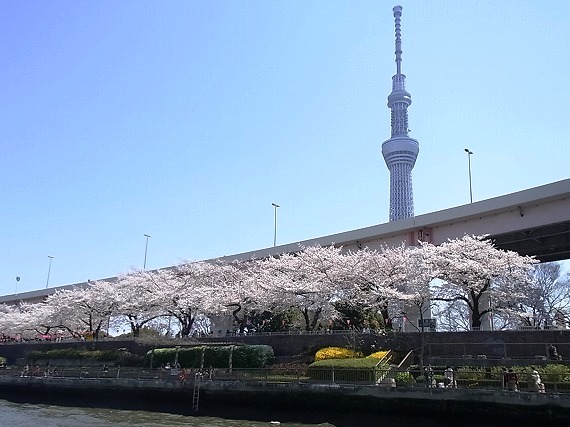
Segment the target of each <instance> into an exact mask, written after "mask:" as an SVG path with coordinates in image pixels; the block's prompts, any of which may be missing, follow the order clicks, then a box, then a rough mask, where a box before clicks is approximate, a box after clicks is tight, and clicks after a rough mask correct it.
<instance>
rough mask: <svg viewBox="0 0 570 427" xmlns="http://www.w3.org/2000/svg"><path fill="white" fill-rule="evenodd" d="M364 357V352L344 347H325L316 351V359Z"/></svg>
mask: <svg viewBox="0 0 570 427" xmlns="http://www.w3.org/2000/svg"><path fill="white" fill-rule="evenodd" d="M358 357H362V353H360V352H357V351H354V350H351V349H349V348H343V347H325V348H321V349H320V350H319V351H317V352H316V353H315V361H319V360H328V359H350V358H358Z"/></svg>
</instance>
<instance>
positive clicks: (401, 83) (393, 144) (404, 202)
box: [382, 6, 420, 221]
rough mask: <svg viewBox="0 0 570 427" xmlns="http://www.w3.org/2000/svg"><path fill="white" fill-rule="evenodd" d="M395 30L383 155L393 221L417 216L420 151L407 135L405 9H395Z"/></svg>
mask: <svg viewBox="0 0 570 427" xmlns="http://www.w3.org/2000/svg"><path fill="white" fill-rule="evenodd" d="M393 12H394V20H395V27H396V52H395V53H396V74H395V75H394V76H392V93H390V95H389V96H388V108H390V110H391V127H392V131H391V137H390V139H388V140H386V141H384V142H383V143H382V156H383V157H384V161H385V162H386V166H387V167H388V170H389V171H390V221H396V220H399V219H403V218H409V217H412V216H414V192H413V188H412V169H413V168H414V165H415V164H416V158H417V157H418V153H419V151H420V146H419V144H418V141H416V140H415V139H413V138H410V137H409V136H408V132H409V128H408V107H409V106H410V105H411V104H412V96H411V95H410V94H409V93H408V92H407V91H406V76H405V75H404V74H402V40H401V24H400V21H401V17H402V7H401V6H396V7H394V9H393Z"/></svg>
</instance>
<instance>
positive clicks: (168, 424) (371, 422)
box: [0, 399, 556, 427]
mask: <svg viewBox="0 0 570 427" xmlns="http://www.w3.org/2000/svg"><path fill="white" fill-rule="evenodd" d="M258 411H259V414H260V415H262V412H263V408H259V409H258ZM282 416H285V414H282ZM315 416H317V418H320V419H322V418H323V417H325V418H326V414H312V415H311V414H307V417H306V418H307V420H309V419H310V418H311V417H315ZM252 418H255V419H254V420H251V419H247V418H244V419H229V418H217V417H211V416H190V415H178V414H172V413H163V412H153V411H140V410H126V409H110V408H89V407H73V406H57V405H48V404H40V403H15V402H11V401H7V400H1V399H0V425H1V426H2V427H34V426H39V427H133V426H137V427H155V426H156V427H161V426H162V427H176V426H185V427H275V426H279V427H309V426H313V427H316V426H318V427H345V426H355V427H363V426H371V427H372V426H378V427H412V426H413V427H417V426H419V425H421V426H422V427H435V426H438V427H442V426H444V427H451V426H454V427H455V426H457V425H458V422H457V421H458V420H453V419H450V418H449V417H448V416H446V415H445V414H441V417H435V419H434V418H431V419H426V417H421V416H415V415H413V414H407V416H402V417H393V416H390V417H385V416H381V415H378V416H375V417H369V416H368V417H363V416H362V415H360V414H358V413H353V414H346V417H344V419H342V420H341V421H333V420H331V422H330V423H329V422H321V423H319V422H311V421H307V422H305V421H304V422H303V423H299V422H284V421H279V419H272V418H271V414H264V416H259V417H258V416H255V417H252ZM301 418H303V417H301ZM460 424H461V425H462V426H469V427H475V426H490V425H495V424H490V423H489V420H488V419H487V420H484V419H479V420H471V421H467V422H465V421H464V420H462V422H461V423H460ZM552 425H556V424H552Z"/></svg>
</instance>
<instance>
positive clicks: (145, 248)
mask: <svg viewBox="0 0 570 427" xmlns="http://www.w3.org/2000/svg"><path fill="white" fill-rule="evenodd" d="M144 237H146V244H145V246H144V264H143V270H146V254H147V252H148V238H149V237H150V235H148V234H145V235H144Z"/></svg>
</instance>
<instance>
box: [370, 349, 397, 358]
mask: <svg viewBox="0 0 570 427" xmlns="http://www.w3.org/2000/svg"><path fill="white" fill-rule="evenodd" d="M366 357H369V358H371V359H379V360H382V359H384V358H387V357H388V358H390V357H391V355H390V350H380V351H376V352H374V353H372V354H371V355H370V356H366Z"/></svg>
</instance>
